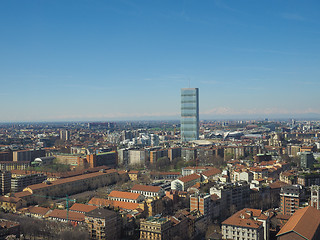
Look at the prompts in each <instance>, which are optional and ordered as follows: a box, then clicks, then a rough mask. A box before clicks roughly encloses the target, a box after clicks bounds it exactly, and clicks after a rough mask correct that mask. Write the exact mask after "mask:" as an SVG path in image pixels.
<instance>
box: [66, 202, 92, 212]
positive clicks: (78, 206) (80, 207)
mask: <svg viewBox="0 0 320 240" xmlns="http://www.w3.org/2000/svg"><path fill="white" fill-rule="evenodd" d="M97 208H98V207H96V206H90V205H87V204H82V203H75V204H73V205H72V207H71V208H70V211H75V212H90V211H92V210H94V209H97Z"/></svg>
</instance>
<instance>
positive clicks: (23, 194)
mask: <svg viewBox="0 0 320 240" xmlns="http://www.w3.org/2000/svg"><path fill="white" fill-rule="evenodd" d="M31 195H32V193H31V192H28V191H22V192H17V193H14V196H15V197H17V198H22V197H26V196H31Z"/></svg>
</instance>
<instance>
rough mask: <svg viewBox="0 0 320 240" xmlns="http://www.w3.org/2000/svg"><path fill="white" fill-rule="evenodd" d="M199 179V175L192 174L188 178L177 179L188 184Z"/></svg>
mask: <svg viewBox="0 0 320 240" xmlns="http://www.w3.org/2000/svg"><path fill="white" fill-rule="evenodd" d="M199 178H201V176H200V175H199V174H196V173H194V174H191V175H188V176H184V177H180V178H178V179H179V180H180V181H182V182H190V181H193V180H196V179H199Z"/></svg>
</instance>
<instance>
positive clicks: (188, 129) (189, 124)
mask: <svg viewBox="0 0 320 240" xmlns="http://www.w3.org/2000/svg"><path fill="white" fill-rule="evenodd" d="M197 139H199V89H198V88H182V89H181V141H182V142H188V141H192V140H197Z"/></svg>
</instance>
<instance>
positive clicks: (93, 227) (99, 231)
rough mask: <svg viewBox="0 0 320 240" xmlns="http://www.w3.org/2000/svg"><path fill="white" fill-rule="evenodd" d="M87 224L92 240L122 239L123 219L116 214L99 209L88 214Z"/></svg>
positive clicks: (86, 217) (86, 216)
mask: <svg viewBox="0 0 320 240" xmlns="http://www.w3.org/2000/svg"><path fill="white" fill-rule="evenodd" d="M85 222H86V223H87V225H88V231H89V236H90V239H98V240H102V239H108V240H109V239H110V240H116V239H120V237H121V236H120V235H121V219H120V216H119V215H118V214H117V213H116V212H114V211H110V210H107V209H104V208H98V209H95V210H93V211H90V212H88V213H86V215H85Z"/></svg>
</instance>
